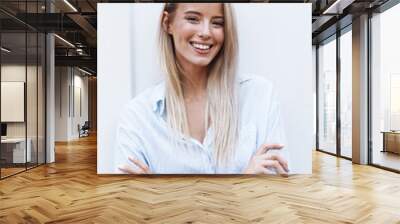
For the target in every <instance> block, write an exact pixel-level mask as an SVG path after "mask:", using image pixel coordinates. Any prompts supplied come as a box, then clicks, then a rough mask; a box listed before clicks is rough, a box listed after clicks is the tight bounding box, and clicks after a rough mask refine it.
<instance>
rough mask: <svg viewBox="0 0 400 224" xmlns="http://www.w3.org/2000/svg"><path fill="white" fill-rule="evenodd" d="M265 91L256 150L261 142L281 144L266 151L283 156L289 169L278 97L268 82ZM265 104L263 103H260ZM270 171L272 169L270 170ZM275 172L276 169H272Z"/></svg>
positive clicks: (286, 143)
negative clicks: (280, 147)
mask: <svg viewBox="0 0 400 224" xmlns="http://www.w3.org/2000/svg"><path fill="white" fill-rule="evenodd" d="M266 91H267V92H266V93H264V95H265V96H264V97H263V98H261V99H266V100H267V102H266V109H265V110H261V111H265V114H261V117H262V119H261V120H262V121H264V122H261V124H262V125H263V127H260V135H259V136H258V138H257V150H258V148H259V147H260V146H261V145H262V144H264V143H265V144H282V145H284V147H283V148H282V149H279V150H269V151H268V152H267V153H268V154H270V155H273V154H275V155H276V154H279V155H281V156H283V157H284V158H285V159H286V160H287V162H288V167H289V171H290V164H291V163H290V154H289V145H288V141H287V139H286V134H285V128H284V127H285V125H284V121H283V119H282V115H281V106H280V102H279V98H278V96H277V94H276V91H275V90H274V87H273V86H272V84H269V88H266ZM262 105H265V104H262ZM271 171H272V170H271ZM272 173H276V171H275V170H274V171H272Z"/></svg>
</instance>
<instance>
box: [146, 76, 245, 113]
mask: <svg viewBox="0 0 400 224" xmlns="http://www.w3.org/2000/svg"><path fill="white" fill-rule="evenodd" d="M250 79H251V76H248V75H246V76H239V77H238V79H237V80H238V83H239V85H242V84H243V83H245V82H247V81H249V80H250ZM153 91H154V92H153V100H152V107H153V111H154V112H156V113H158V114H159V115H160V116H163V115H164V112H165V82H162V83H160V84H158V85H157V86H156V87H155V89H154V90H153Z"/></svg>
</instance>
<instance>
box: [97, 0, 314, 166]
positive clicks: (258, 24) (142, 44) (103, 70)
mask: <svg viewBox="0 0 400 224" xmlns="http://www.w3.org/2000/svg"><path fill="white" fill-rule="evenodd" d="M234 7H235V9H236V14H237V25H238V33H239V48H240V55H239V59H240V61H239V73H252V74H258V75H262V76H265V77H267V78H268V79H269V80H271V81H272V82H273V83H274V84H275V86H277V87H278V88H277V90H278V94H279V96H280V99H281V104H282V105H283V108H282V111H283V117H284V120H285V125H286V130H287V136H288V140H289V145H291V146H292V147H291V148H290V149H289V150H290V151H291V155H292V158H294V159H293V161H292V163H293V166H292V170H293V171H294V173H311V149H312V148H313V146H314V140H313V113H314V111H315V110H314V109H313V88H314V87H313V86H314V84H313V78H314V77H313V75H312V67H311V66H312V61H311V56H312V46H311V23H310V21H311V4H261V3H258V4H235V5H234ZM98 9H99V11H98V28H99V29H98V102H99V105H98V115H99V116H98V122H99V130H98V166H97V167H98V173H112V172H113V161H112V158H113V157H112V156H113V145H114V140H115V129H116V123H117V118H118V111H119V110H120V109H121V108H122V106H123V105H124V104H125V103H126V102H127V101H128V99H131V98H132V97H134V96H135V95H136V94H137V93H138V92H140V91H142V90H143V89H145V88H147V87H149V86H151V85H153V84H154V83H155V82H156V81H157V80H159V79H161V78H162V75H161V72H160V69H159V66H158V65H159V64H158V60H155V58H158V56H157V55H158V54H157V50H158V49H157V42H156V33H157V28H158V21H159V16H160V13H161V9H162V4H149V3H146V4H138V3H136V4H99V5H98ZM115 15H118V17H116V16H115ZM288 15H290V16H288ZM110 42H112V43H113V44H112V45H110V44H109V43H110ZM116 58H118V60H115V59H116Z"/></svg>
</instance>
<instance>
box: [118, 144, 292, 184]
mask: <svg viewBox="0 0 400 224" xmlns="http://www.w3.org/2000/svg"><path fill="white" fill-rule="evenodd" d="M282 148H283V145H280V144H263V145H261V146H260V147H259V148H258V150H257V151H256V153H255V154H254V155H253V156H252V157H251V158H250V161H249V163H248V165H247V167H246V168H245V169H244V170H243V171H242V173H243V174H270V173H271V171H270V169H274V170H276V173H277V174H279V175H281V176H285V177H287V176H288V172H289V169H288V163H287V160H286V159H285V158H284V157H283V156H281V155H268V154H267V152H268V151H269V150H273V149H277V150H279V149H282ZM128 159H129V161H130V162H131V163H133V164H134V165H135V166H136V169H133V168H132V167H131V166H130V164H124V165H122V166H120V167H118V168H119V170H121V171H122V172H124V173H127V174H152V172H151V170H150V169H149V167H148V166H147V165H146V164H144V163H142V162H141V161H140V160H138V159H136V158H133V157H128Z"/></svg>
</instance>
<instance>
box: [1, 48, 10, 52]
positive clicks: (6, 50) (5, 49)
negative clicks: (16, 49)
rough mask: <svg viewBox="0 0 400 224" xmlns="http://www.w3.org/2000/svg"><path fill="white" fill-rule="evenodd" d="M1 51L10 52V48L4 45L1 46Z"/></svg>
mask: <svg viewBox="0 0 400 224" xmlns="http://www.w3.org/2000/svg"><path fill="white" fill-rule="evenodd" d="M1 51H4V52H6V53H10V52H11V50H9V49H7V48H5V47H1Z"/></svg>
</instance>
